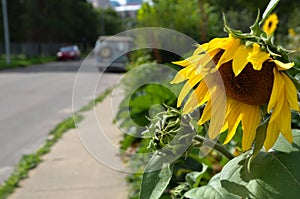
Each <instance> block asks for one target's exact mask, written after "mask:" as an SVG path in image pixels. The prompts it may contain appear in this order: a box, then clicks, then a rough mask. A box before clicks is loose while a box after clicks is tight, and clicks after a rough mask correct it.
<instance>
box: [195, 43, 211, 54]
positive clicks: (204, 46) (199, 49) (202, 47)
mask: <svg viewBox="0 0 300 199" xmlns="http://www.w3.org/2000/svg"><path fill="white" fill-rule="evenodd" d="M207 49H208V43H205V44H202V45H200V44H198V45H197V48H196V50H195V51H194V53H193V55H199V54H202V53H204V52H205V51H206V50H207Z"/></svg>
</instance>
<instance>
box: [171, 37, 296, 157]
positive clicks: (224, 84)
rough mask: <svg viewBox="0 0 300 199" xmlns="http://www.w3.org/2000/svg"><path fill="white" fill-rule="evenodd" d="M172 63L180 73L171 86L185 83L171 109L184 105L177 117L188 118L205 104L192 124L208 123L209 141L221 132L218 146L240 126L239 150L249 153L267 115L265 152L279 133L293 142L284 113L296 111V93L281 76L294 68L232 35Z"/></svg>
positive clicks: (285, 78)
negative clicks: (184, 116) (241, 131)
mask: <svg viewBox="0 0 300 199" xmlns="http://www.w3.org/2000/svg"><path fill="white" fill-rule="evenodd" d="M174 63H175V64H178V65H180V66H182V67H183V69H181V70H180V71H179V72H178V73H177V75H176V76H175V78H174V79H173V80H172V82H171V83H181V82H184V81H186V82H185V84H184V86H183V88H182V90H181V92H180V94H179V97H178V103H177V105H178V107H179V106H181V105H182V104H183V103H184V106H183V113H184V114H188V113H190V112H192V111H193V110H194V109H196V108H197V107H199V106H202V105H204V104H206V106H205V108H204V110H203V113H202V116H201V118H200V120H199V122H198V124H199V125H202V124H204V123H205V122H207V121H209V120H211V123H210V128H209V131H208V135H209V137H210V138H211V139H214V138H216V137H217V136H218V134H219V133H221V132H224V131H226V130H227V136H226V139H225V141H224V144H226V143H228V142H229V141H230V140H231V139H232V138H233V136H234V135H235V132H236V130H237V127H238V125H239V124H240V123H241V125H242V129H243V137H242V148H243V150H244V151H246V150H249V149H250V148H251V146H252V143H253V141H254V138H255V135H256V129H257V127H258V126H259V124H260V122H261V121H262V119H263V117H264V116H265V115H268V116H269V124H268V127H267V131H266V138H265V141H264V147H265V149H266V150H269V149H270V148H271V147H272V146H273V145H274V143H275V141H276V139H277V137H278V135H279V133H281V134H282V135H283V136H284V137H285V138H286V139H287V140H288V141H289V142H290V143H291V142H292V141H293V137H292V130H291V111H290V110H291V109H293V110H296V111H299V106H298V99H297V90H296V87H295V86H294V84H293V82H292V81H291V79H290V78H289V77H288V76H287V75H286V74H285V72H284V71H285V70H288V69H290V68H292V67H293V65H294V63H283V62H281V61H279V60H276V59H274V58H272V56H271V55H270V53H269V52H268V51H266V50H264V47H263V46H262V45H260V44H259V43H257V42H253V41H252V42H251V45H246V42H245V41H243V40H242V39H239V38H235V37H233V36H232V35H229V37H226V38H215V39H213V40H211V41H210V42H208V43H205V44H203V45H199V46H198V47H197V49H196V50H195V52H194V53H193V55H192V56H191V57H189V58H187V59H185V60H183V61H178V62H174ZM189 93H190V95H188V94H189ZM223 96H225V100H222V98H223ZM261 107H266V109H267V113H265V114H264V112H263V109H262V108H261ZM213 120H214V123H213V122H212V121H213Z"/></svg>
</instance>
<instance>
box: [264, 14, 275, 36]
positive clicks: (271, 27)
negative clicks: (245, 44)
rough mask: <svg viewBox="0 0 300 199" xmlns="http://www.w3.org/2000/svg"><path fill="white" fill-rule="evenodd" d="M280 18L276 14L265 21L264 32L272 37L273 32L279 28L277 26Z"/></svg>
mask: <svg viewBox="0 0 300 199" xmlns="http://www.w3.org/2000/svg"><path fill="white" fill-rule="evenodd" d="M278 22H279V21H278V17H277V15H276V14H271V15H270V16H269V17H268V18H267V20H266V21H265V23H264V25H263V31H265V33H267V35H268V36H269V35H272V34H273V32H274V31H275V30H276V28H277V24H278Z"/></svg>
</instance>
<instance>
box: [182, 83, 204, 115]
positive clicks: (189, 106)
mask: <svg viewBox="0 0 300 199" xmlns="http://www.w3.org/2000/svg"><path fill="white" fill-rule="evenodd" d="M209 97H210V95H209V92H208V88H207V86H206V84H205V81H201V82H200V84H199V86H197V88H196V89H195V90H194V91H193V92H192V93H191V95H190V97H189V99H188V100H187V102H186V103H185V105H184V107H183V114H187V113H190V112H192V111H193V110H194V109H195V108H197V107H198V106H201V105H202V104H204V103H205V102H207V101H208V99H209Z"/></svg>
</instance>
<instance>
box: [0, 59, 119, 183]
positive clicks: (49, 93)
mask: <svg viewBox="0 0 300 199" xmlns="http://www.w3.org/2000/svg"><path fill="white" fill-rule="evenodd" d="M82 63H84V64H82ZM82 65H84V67H82ZM80 66H81V67H80ZM79 69H80V71H79ZM78 71H79V72H78ZM120 77H121V74H116V73H104V74H103V75H102V74H101V73H99V71H98V70H97V68H96V66H95V65H94V64H93V61H92V60H87V61H85V62H82V61H68V62H54V63H48V64H42V65H34V66H30V67H26V68H20V69H14V70H4V71H0V110H1V111H0V184H1V183H2V182H3V181H4V180H5V179H6V178H7V177H8V176H9V175H10V173H11V172H12V170H13V168H14V166H15V165H16V163H17V162H18V161H19V159H20V158H21V156H22V155H23V154H28V153H32V152H33V151H35V150H36V149H37V148H38V147H39V146H41V145H42V144H43V143H44V142H45V140H46V138H47V135H48V133H49V131H50V130H51V129H53V128H54V127H55V126H56V125H57V124H58V123H59V122H60V121H62V120H63V119H65V118H67V117H69V116H71V115H72V95H73V96H74V98H73V107H74V108H75V109H76V110H78V109H79V108H80V107H81V106H83V105H85V104H87V103H88V102H89V101H90V100H92V99H94V97H95V96H97V95H99V94H100V93H101V92H103V91H104V90H105V89H107V88H109V87H111V86H112V85H113V84H115V83H116V82H117V81H118V80H119V79H120ZM75 80H76V81H75ZM98 80H99V82H98Z"/></svg>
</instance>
